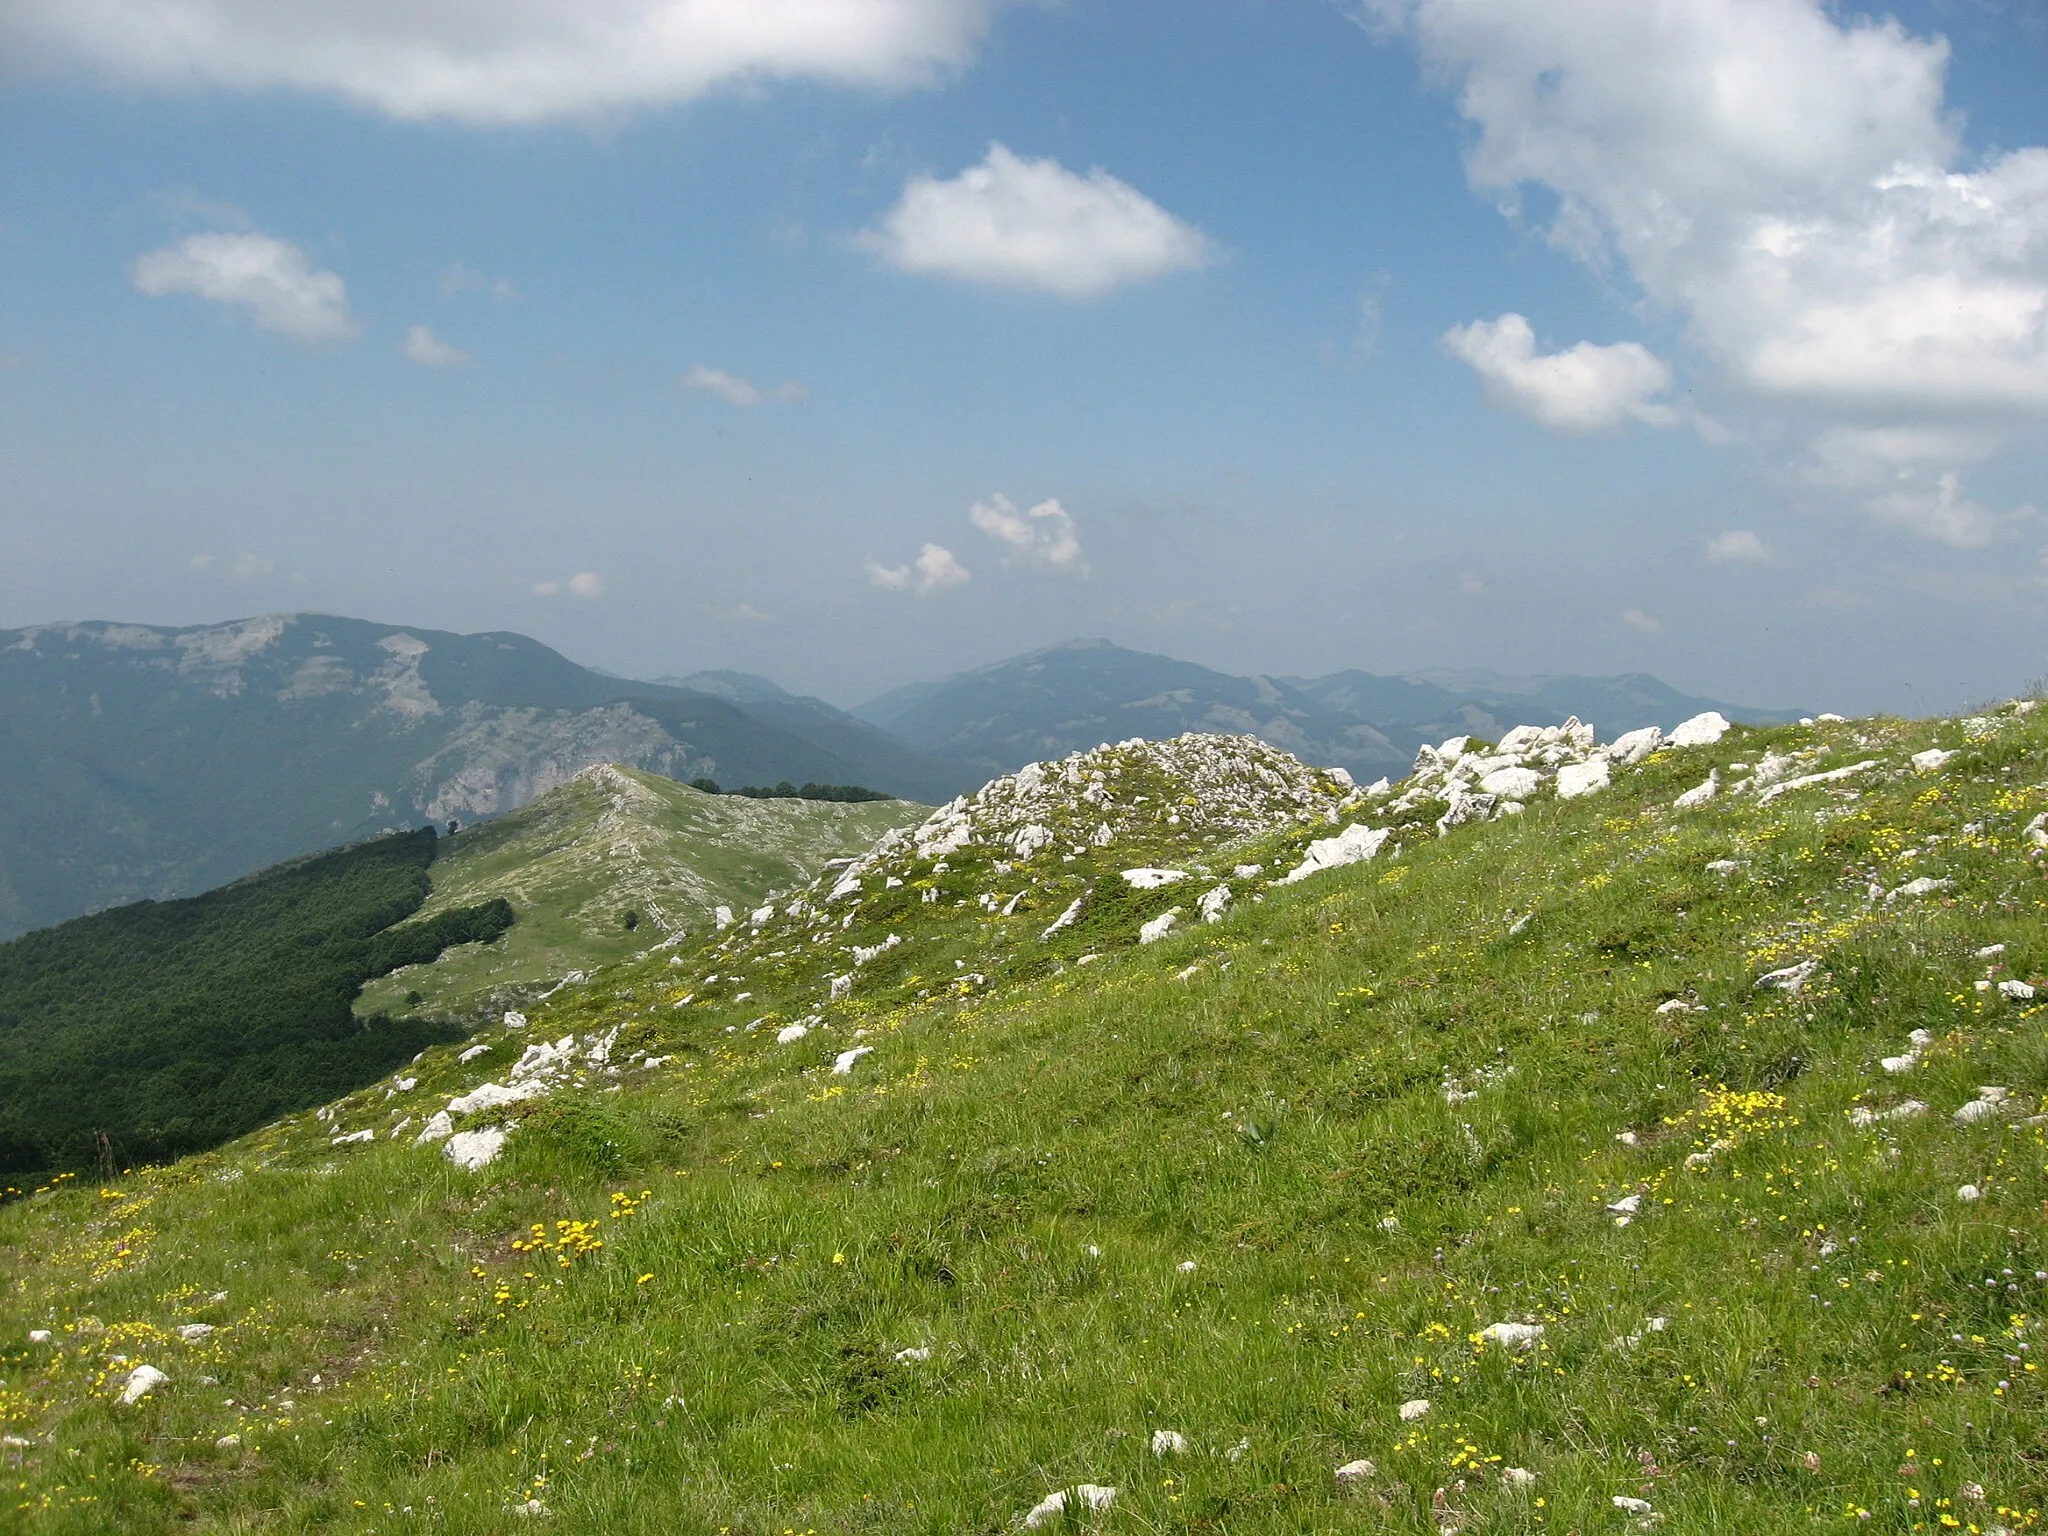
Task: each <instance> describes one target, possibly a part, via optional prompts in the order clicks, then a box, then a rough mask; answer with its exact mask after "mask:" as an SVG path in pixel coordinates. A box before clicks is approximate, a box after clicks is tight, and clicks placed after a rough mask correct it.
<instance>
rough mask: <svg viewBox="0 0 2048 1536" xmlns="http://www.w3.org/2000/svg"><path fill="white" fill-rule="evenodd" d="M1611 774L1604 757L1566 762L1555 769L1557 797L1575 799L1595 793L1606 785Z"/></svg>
mask: <svg viewBox="0 0 2048 1536" xmlns="http://www.w3.org/2000/svg"><path fill="white" fill-rule="evenodd" d="M1611 775H1612V770H1611V769H1610V768H1609V766H1608V763H1607V759H1606V758H1604V757H1596V758H1592V759H1590V760H1588V761H1586V762H1583V763H1566V764H1565V765H1564V766H1563V767H1561V768H1559V769H1558V770H1557V798H1558V799H1560V800H1576V799H1578V798H1579V796H1581V795H1590V794H1595V793H1597V792H1598V791H1600V790H1603V789H1605V788H1606V787H1607V786H1608V784H1609V782H1610V781H1611Z"/></svg>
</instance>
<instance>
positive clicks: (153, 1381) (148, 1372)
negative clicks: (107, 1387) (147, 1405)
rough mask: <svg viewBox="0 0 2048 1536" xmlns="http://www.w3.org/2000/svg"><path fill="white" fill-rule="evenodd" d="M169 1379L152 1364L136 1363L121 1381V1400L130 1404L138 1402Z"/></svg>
mask: <svg viewBox="0 0 2048 1536" xmlns="http://www.w3.org/2000/svg"><path fill="white" fill-rule="evenodd" d="M170 1379H171V1378H170V1377H169V1376H168V1375H167V1374H166V1373H164V1372H163V1371H160V1370H158V1369H157V1368H156V1367H155V1366H153V1365H138V1366H136V1367H135V1369H134V1370H132V1371H130V1372H129V1373H128V1379H127V1380H126V1381H124V1382H122V1383H121V1401H122V1402H123V1403H125V1404H130V1405H132V1404H135V1403H139V1402H141V1401H142V1400H143V1399H144V1398H145V1397H147V1396H149V1394H150V1393H152V1392H154V1391H155V1390H156V1389H157V1388H158V1387H160V1386H162V1385H163V1384H164V1383H165V1382H167V1381H169V1380H170Z"/></svg>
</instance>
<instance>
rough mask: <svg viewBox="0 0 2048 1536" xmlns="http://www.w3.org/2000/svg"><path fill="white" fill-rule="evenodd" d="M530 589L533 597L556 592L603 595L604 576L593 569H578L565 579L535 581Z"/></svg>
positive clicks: (574, 594)
mask: <svg viewBox="0 0 2048 1536" xmlns="http://www.w3.org/2000/svg"><path fill="white" fill-rule="evenodd" d="M532 591H533V595H534V596H535V597H553V596H554V595H555V594H556V593H558V592H567V593H568V594H569V595H570V596H571V597H603V596H604V578H603V577H601V576H599V575H598V574H597V572H595V571H578V572H577V573H576V574H575V575H574V576H571V577H570V578H569V579H568V580H567V581H536V582H535V583H534V584H533V587H532Z"/></svg>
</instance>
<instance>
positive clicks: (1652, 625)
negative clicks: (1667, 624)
mask: <svg viewBox="0 0 2048 1536" xmlns="http://www.w3.org/2000/svg"><path fill="white" fill-rule="evenodd" d="M1621 622H1622V623H1624V624H1627V625H1629V626H1631V627H1632V628H1635V629H1640V630H1641V631H1642V632H1643V633H1644V634H1646V635H1658V634H1662V633H1663V632H1664V626H1663V625H1662V624H1659V623H1658V622H1657V621H1656V620H1655V619H1653V618H1651V617H1650V616H1649V615H1648V614H1647V613H1645V612H1643V610H1642V609H1640V608H1631V609H1629V610H1628V612H1626V613H1624V614H1623V615H1622V616H1621Z"/></svg>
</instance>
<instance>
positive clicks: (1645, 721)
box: [854, 640, 1796, 778]
mask: <svg viewBox="0 0 2048 1536" xmlns="http://www.w3.org/2000/svg"><path fill="white" fill-rule="evenodd" d="M1707 709H1718V710H1720V711H1721V712H1722V713H1723V714H1725V715H1727V716H1729V717H1730V718H1731V719H1739V720H1745V721H1750V722H1755V723H1768V722H1774V721H1784V720H1790V719H1794V718H1796V713H1795V712H1788V711H1783V710H1767V709H1747V708H1743V707H1741V706H1738V705H1734V704H1728V703H1724V702H1721V701H1719V700H1715V699H1703V698H1695V697H1692V696H1691V695H1688V694H1683V693H1680V692H1679V691H1678V690H1677V689H1675V688H1671V687H1668V686H1667V685H1665V684H1664V683H1661V682H1659V681H1658V680H1657V679H1656V678H1654V677H1649V676H1647V675H1645V674H1643V673H1640V672H1634V673H1628V674H1625V675H1623V676H1620V677H1569V676H1566V677H1524V678H1510V677H1503V676H1500V675H1498V674H1496V673H1491V672H1464V673H1453V672H1437V673H1413V674H1410V675H1408V676H1405V677H1385V676H1380V675H1378V674H1376V673H1371V672H1360V671H1346V672H1332V673H1330V674H1329V675H1327V676H1324V677H1312V678H1305V677H1258V676H1253V677H1233V676H1231V675H1230V674H1228V673H1224V672H1213V671H1211V670H1210V669H1209V668H1207V667H1201V666H1197V665H1195V664H1194V663H1193V662H1187V661H1175V660H1173V659H1172V658H1171V657H1166V656H1154V655H1151V654H1148V653H1146V652H1144V651H1130V650H1125V649H1124V648H1123V647H1121V646H1117V645H1112V644H1111V643H1110V642H1109V641H1107V640H1075V641H1070V642H1068V643H1067V644H1065V645H1056V646H1053V647H1051V648H1049V649H1047V650H1043V651H1034V652H1032V653H1031V654H1030V655H1028V656H1018V657H1014V658H1012V659H1011V660H1008V661H999V662H996V663H995V664H994V665H992V666H987V667H981V668H977V669H976V670H974V671H972V672H962V673H960V674H958V675H957V676H954V677H950V678H946V679H945V680H943V681H941V682H933V683H914V684H912V685H911V686H909V687H907V688H899V689H896V690H895V691H894V692H891V693H885V694H883V695H882V696H881V697H879V698H876V699H871V700H869V701H868V702H867V703H866V704H863V705H861V706H860V707H858V708H857V709H855V710H854V714H855V715H857V716H858V717H859V718H861V719H863V720H865V721H867V722H869V723H870V724H872V725H875V726H878V727H880V728H881V729H883V730H885V731H888V732H889V733H890V734H891V735H893V736H896V737H899V738H901V739H902V740H903V741H905V742H906V743H908V744H909V745H911V746H913V747H917V748H920V749H922V750H924V751H926V752H931V753H935V754H939V755H942V756H945V757H950V758H955V759H959V760H963V761H965V762H967V763H969V764H971V765H972V766H973V767H975V768H976V769H979V770H981V771H982V772H983V773H985V774H991V775H992V774H998V773H1008V772H1011V771H1013V770H1015V769H1017V768H1019V767H1021V766H1023V764H1025V763H1027V762H1029V761H1031V760H1032V759H1034V758H1043V757H1056V756H1064V755H1065V754H1066V753H1069V752H1077V751H1085V750H1087V749H1088V748H1090V747H1093V746H1096V745H1097V744H1099V743H1101V742H1104V741H1119V740H1122V739H1124V738H1126V737H1131V736H1144V737H1152V738H1157V737H1163V736H1174V735H1178V734H1179V733H1180V732H1182V731H1235V732H1245V733H1249V734H1251V735H1255V736H1259V737H1262V738H1264V739H1265V740H1266V741H1269V742H1271V743H1272V744H1273V745H1274V746H1277V747H1284V748H1285V749H1286V750H1287V751H1289V752H1292V753H1294V754H1295V756H1297V757H1300V758H1302V759H1304V760H1305V761H1308V762H1312V763H1322V764H1328V765H1332V766H1336V767H1340V768H1345V769H1347V770H1349V771H1350V772H1351V773H1353V774H1357V775H1363V776H1365V777H1368V778H1377V777H1379V776H1380V775H1381V774H1383V773H1384V774H1392V775H1394V776H1395V777H1399V776H1400V775H1401V774H1402V773H1403V772H1405V771H1406V770H1407V767H1408V765H1409V764H1410V763H1411V762H1412V761H1413V760H1414V757H1415V751H1416V748H1417V747H1419V746H1421V745H1422V744H1423V743H1424V742H1433V741H1440V740H1442V739H1443V738H1445V737H1447V736H1454V735H1465V734H1470V735H1477V736H1485V737H1498V736H1500V735H1501V734H1502V733H1503V732H1504V731H1506V730H1508V729H1510V728H1512V727H1514V726H1517V725H1555V724H1560V723H1562V722H1563V721H1564V720H1565V719H1567V718H1569V717H1570V716H1572V715H1577V716H1578V717H1579V718H1580V719H1582V720H1586V721H1590V722H1592V723H1593V724H1595V725H1597V726H1598V727H1599V729H1600V730H1601V732H1602V734H1603V735H1605V734H1616V733H1619V732H1622V731H1626V730H1633V729H1634V728H1636V727H1637V726H1643V725H1662V726H1666V727H1669V726H1672V725H1675V724H1677V723H1678V722H1679V721H1680V720H1683V719H1685V718H1686V717H1688V716H1690V715H1695V714H1698V713H1699V712H1700V711H1702V710H1707Z"/></svg>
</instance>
